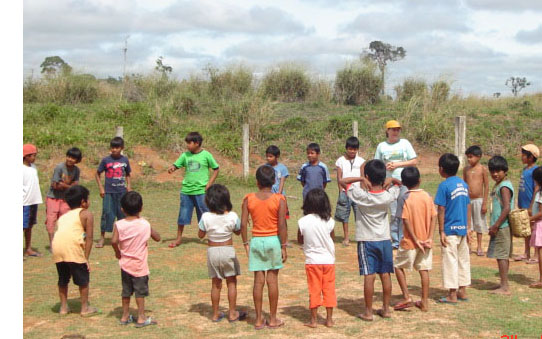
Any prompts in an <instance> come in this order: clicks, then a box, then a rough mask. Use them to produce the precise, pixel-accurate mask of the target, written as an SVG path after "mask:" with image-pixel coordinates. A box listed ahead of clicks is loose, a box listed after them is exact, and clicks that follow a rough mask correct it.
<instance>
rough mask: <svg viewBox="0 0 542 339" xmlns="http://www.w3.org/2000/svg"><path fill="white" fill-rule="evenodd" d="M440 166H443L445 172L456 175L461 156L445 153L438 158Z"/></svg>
mask: <svg viewBox="0 0 542 339" xmlns="http://www.w3.org/2000/svg"><path fill="white" fill-rule="evenodd" d="M438 167H442V170H443V171H444V173H446V174H448V175H456V174H457V170H458V169H459V158H458V157H457V156H456V155H455V154H452V153H444V154H443V155H441V156H440V158H439V159H438Z"/></svg>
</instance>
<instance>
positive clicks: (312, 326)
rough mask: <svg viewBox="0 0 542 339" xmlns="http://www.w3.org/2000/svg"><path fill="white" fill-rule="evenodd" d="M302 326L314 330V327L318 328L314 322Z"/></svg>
mask: <svg viewBox="0 0 542 339" xmlns="http://www.w3.org/2000/svg"><path fill="white" fill-rule="evenodd" d="M303 326H307V327H310V328H316V327H318V324H317V323H316V321H314V322H313V321H312V320H311V321H310V322H308V323H305V324H303Z"/></svg>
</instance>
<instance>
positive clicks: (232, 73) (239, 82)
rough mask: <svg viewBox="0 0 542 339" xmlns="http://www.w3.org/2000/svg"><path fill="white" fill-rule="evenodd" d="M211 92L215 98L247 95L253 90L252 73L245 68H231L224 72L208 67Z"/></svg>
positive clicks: (205, 69) (206, 69)
mask: <svg viewBox="0 0 542 339" xmlns="http://www.w3.org/2000/svg"><path fill="white" fill-rule="evenodd" d="M204 71H206V72H207V75H208V77H209V81H210V84H209V92H210V94H211V95H213V96H218V97H222V96H231V95H233V94H246V93H248V92H249V91H250V90H251V89H252V71H250V70H249V69H247V68H245V67H243V66H241V65H240V66H231V67H229V68H227V69H225V70H223V71H220V70H219V69H218V68H214V67H212V66H211V65H208V66H207V67H206V68H204Z"/></svg>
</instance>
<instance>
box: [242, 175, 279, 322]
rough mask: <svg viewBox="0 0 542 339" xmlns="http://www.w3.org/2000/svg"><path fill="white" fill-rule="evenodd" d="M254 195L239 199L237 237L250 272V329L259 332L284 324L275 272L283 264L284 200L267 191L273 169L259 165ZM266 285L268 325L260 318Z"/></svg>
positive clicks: (272, 178) (277, 273)
mask: <svg viewBox="0 0 542 339" xmlns="http://www.w3.org/2000/svg"><path fill="white" fill-rule="evenodd" d="M256 181H257V182H258V192H256V193H249V194H247V195H246V196H245V198H244V199H243V213H242V215H241V237H242V238H243V245H244V247H245V251H246V253H247V255H248V269H249V271H251V272H254V289H253V298H254V308H255V309H256V322H255V324H254V328H255V329H256V330H261V329H263V328H265V326H267V327H269V328H278V327H280V326H283V325H284V321H282V320H281V319H278V318H277V306H278V300H279V282H278V276H279V269H281V268H282V267H283V263H285V262H286V258H287V256H288V255H287V252H286V242H287V241H288V232H287V229H286V201H285V199H284V196H283V195H281V194H276V193H272V192H271V187H272V186H273V184H274V182H275V170H274V169H273V168H272V167H271V166H267V165H263V166H260V167H259V168H258V170H257V171H256ZM249 216H250V218H251V219H252V239H250V245H249V242H248V240H247V239H248V238H247V226H248V218H249ZM266 283H267V293H268V294H269V308H270V312H269V313H270V317H269V322H267V320H265V319H264V318H263V316H262V299H263V288H264V285H265V284H266Z"/></svg>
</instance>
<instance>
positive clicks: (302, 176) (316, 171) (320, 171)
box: [297, 162, 331, 199]
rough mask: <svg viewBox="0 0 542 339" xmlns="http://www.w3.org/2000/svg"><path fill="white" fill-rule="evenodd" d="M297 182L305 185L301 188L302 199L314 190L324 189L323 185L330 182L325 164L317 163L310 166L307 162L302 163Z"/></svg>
mask: <svg viewBox="0 0 542 339" xmlns="http://www.w3.org/2000/svg"><path fill="white" fill-rule="evenodd" d="M297 180H299V181H301V182H302V183H304V184H305V186H303V199H305V196H306V195H307V193H308V192H309V191H310V190H312V189H314V188H324V183H328V182H330V181H331V177H330V176H329V171H328V169H327V166H326V164H324V163H323V162H318V164H317V165H314V166H313V165H311V164H310V163H309V162H306V163H304V164H303V165H302V166H301V169H300V170H299V174H298V175H297Z"/></svg>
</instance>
